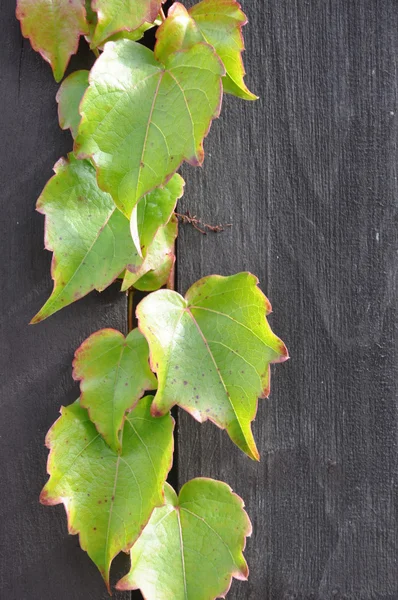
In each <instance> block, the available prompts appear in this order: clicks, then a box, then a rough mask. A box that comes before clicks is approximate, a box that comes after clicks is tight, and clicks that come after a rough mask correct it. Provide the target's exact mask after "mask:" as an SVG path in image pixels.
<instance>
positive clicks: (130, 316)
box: [127, 288, 134, 333]
mask: <svg viewBox="0 0 398 600" xmlns="http://www.w3.org/2000/svg"><path fill="white" fill-rule="evenodd" d="M127 328H128V332H129V333H130V331H132V330H133V329H134V290H133V288H130V289H129V291H128V292H127Z"/></svg>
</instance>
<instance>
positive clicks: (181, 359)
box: [137, 273, 287, 459]
mask: <svg viewBox="0 0 398 600" xmlns="http://www.w3.org/2000/svg"><path fill="white" fill-rule="evenodd" d="M257 283H258V281H257V279H256V277H254V276H253V275H251V274H250V273H239V274H238V275H233V276H231V277H220V276H217V275H213V276H211V277H206V278H204V279H202V280H200V281H198V282H197V283H196V284H195V285H193V286H192V287H191V288H190V289H189V290H188V292H187V294H186V296H185V298H183V297H182V296H180V295H179V294H177V293H176V292H173V291H170V290H160V291H158V292H155V293H153V294H151V295H150V296H148V297H146V298H144V300H142V302H141V303H140V304H139V305H138V308H137V316H138V319H139V327H140V329H141V331H142V332H143V333H144V335H145V337H146V338H147V340H148V343H149V349H150V357H151V365H152V369H153V370H154V371H155V372H156V373H157V376H158V391H157V394H156V396H155V400H154V403H153V406H152V414H154V415H164V414H166V413H167V412H168V411H169V410H170V408H171V407H172V406H174V405H175V404H178V405H179V406H181V407H182V408H184V409H185V410H187V411H188V412H190V413H191V414H192V415H193V416H194V417H195V418H196V419H197V420H198V421H200V422H203V421H205V420H207V419H210V420H211V421H213V422H214V423H215V424H216V425H218V426H219V427H221V428H225V429H227V431H228V434H229V435H230V437H231V439H232V440H233V441H234V442H235V444H237V446H239V448H241V449H242V450H243V451H244V452H246V454H248V456H250V457H251V458H253V459H258V457H259V455H258V451H257V448H256V444H255V442H254V439H253V434H252V431H251V422H252V421H253V419H254V418H255V415H256V411H257V399H258V398H259V397H266V396H267V395H268V394H269V388H270V369H269V365H270V363H273V362H281V361H283V360H286V358H287V350H286V347H285V345H284V344H283V342H282V341H281V340H280V339H279V338H277V337H276V336H275V335H274V334H273V333H272V331H271V329H270V327H269V325H268V322H267V320H266V315H267V314H268V313H269V312H270V310H271V306H270V304H269V302H268V300H267V299H266V297H265V296H264V295H263V294H262V292H261V291H260V290H259V288H258V287H257Z"/></svg>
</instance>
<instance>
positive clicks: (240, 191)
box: [177, 0, 398, 600]
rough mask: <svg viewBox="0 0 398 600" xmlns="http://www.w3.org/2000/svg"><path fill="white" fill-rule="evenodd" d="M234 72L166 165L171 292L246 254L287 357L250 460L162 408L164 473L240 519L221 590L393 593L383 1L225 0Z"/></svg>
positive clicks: (396, 12)
mask: <svg viewBox="0 0 398 600" xmlns="http://www.w3.org/2000/svg"><path fill="white" fill-rule="evenodd" d="M242 5H243V8H244V10H245V11H246V12H247V14H248V16H249V20H250V25H249V27H250V29H249V28H247V29H246V31H247V34H246V41H247V53H246V59H247V70H248V82H249V87H250V88H251V89H253V91H255V92H256V93H257V94H258V95H259V96H260V98H261V99H260V101H259V102H257V103H256V104H244V103H243V102H240V101H238V100H235V99H232V98H229V97H228V98H226V101H225V106H224V110H223V113H222V117H221V119H220V120H219V121H218V122H217V123H216V124H215V125H214V126H213V128H212V130H211V133H210V136H209V138H208V140H207V142H206V144H205V150H206V151H207V157H206V161H205V165H204V169H203V170H193V169H191V168H186V169H184V175H185V177H186V180H187V191H186V196H185V199H184V201H183V203H182V205H181V206H180V212H183V210H186V209H189V210H190V211H191V213H193V214H197V215H198V216H200V217H202V218H203V219H204V220H205V221H206V222H213V223H219V222H221V223H222V222H224V223H233V228H232V229H231V230H227V231H226V232H225V233H223V234H219V235H210V234H209V235H207V236H206V237H205V236H201V235H200V233H198V232H197V231H195V230H194V229H192V227H189V226H185V227H182V231H181V233H180V237H179V242H178V263H177V264H178V267H177V280H178V288H179V291H181V292H185V291H186V289H187V288H188V287H189V285H191V284H192V283H193V282H194V281H195V280H196V279H198V278H199V277H202V276H204V275H209V274H211V273H213V272H216V273H220V274H232V273H235V272H237V271H240V270H250V271H252V272H254V273H255V274H256V275H258V277H259V279H260V282H261V287H262V289H263V290H264V291H265V292H266V294H267V295H268V297H269V298H270V300H271V302H272V304H273V307H274V315H273V316H272V325H273V327H274V329H275V331H276V332H277V333H278V334H279V335H281V336H282V338H283V339H284V341H285V342H286V343H287V345H288V347H289V350H290V354H291V357H292V358H291V360H290V361H289V362H288V363H286V364H284V365H278V366H277V367H275V369H273V382H272V393H271V397H270V400H268V401H263V402H261V403H260V407H259V413H258V418H257V422H256V426H255V433H256V438H257V441H258V447H259V450H260V452H261V454H262V461H261V463H260V464H259V465H257V464H254V463H251V462H250V461H248V459H247V458H246V457H245V456H243V455H242V454H241V453H240V452H239V450H238V449H237V448H235V447H233V445H232V443H231V442H230V441H229V439H228V437H227V435H226V434H225V433H224V432H221V431H219V430H217V429H216V428H215V427H214V426H213V425H211V424H206V425H202V426H200V425H198V424H196V423H195V422H194V421H193V420H192V418H191V417H189V416H188V415H186V414H181V413H180V418H179V435H178V447H179V461H178V465H179V477H180V484H183V483H184V482H185V481H186V480H188V479H189V478H191V477H194V476H198V475H205V476H211V477H215V478H219V479H223V480H225V481H227V482H228V483H229V484H230V485H232V487H233V488H234V490H236V491H237V492H238V493H239V494H240V495H241V496H242V497H243V498H244V499H245V501H246V505H247V510H248V512H249V514H250V515H251V517H252V520H253V525H254V534H253V537H252V539H251V540H250V541H249V543H248V547H247V557H248V561H249V565H250V567H251V577H250V580H249V583H240V582H239V583H238V582H235V583H234V584H233V586H232V589H231V593H230V595H229V598H231V600H235V599H236V600H238V599H239V600H243V599H245V600H246V599H247V600H293V599H297V600H332V599H333V600H334V599H343V598H344V599H350V600H376V599H377V600H387V599H389V600H393V599H394V600H396V599H397V598H398V569H397V559H398V543H397V509H398V501H397V458H398V452H397V450H398V448H397V433H398V428H397V374H398V373H397V370H398V365H397V314H396V309H397V293H396V291H397V290H396V273H397V264H398V263H397V249H398V244H397V178H396V175H397V166H396V165H397V151H396V144H397V69H396V57H397V52H398V38H397V31H398V4H397V3H396V2H395V1H390V0H384V1H380V2H378V1H373V0H351V1H350V2H347V1H346V0H330V1H327V0H319V1H318V0H312V1H308V0H307V1H306V0H246V1H245V0H243V1H242Z"/></svg>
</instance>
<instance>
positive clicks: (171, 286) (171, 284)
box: [166, 244, 176, 291]
mask: <svg viewBox="0 0 398 600" xmlns="http://www.w3.org/2000/svg"><path fill="white" fill-rule="evenodd" d="M175 252H176V247H175V244H174V255H175ZM166 287H167V289H168V290H173V291H175V288H176V261H174V264H173V266H172V268H171V271H170V275H169V278H168V280H167V283H166Z"/></svg>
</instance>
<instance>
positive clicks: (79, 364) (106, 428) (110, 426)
mask: <svg viewBox="0 0 398 600" xmlns="http://www.w3.org/2000/svg"><path fill="white" fill-rule="evenodd" d="M73 377H74V379H77V380H78V381H80V392H81V397H80V405H81V406H82V407H83V408H87V410H88V412H89V415H90V419H91V421H92V422H93V423H94V425H95V426H96V428H97V430H98V431H99V433H101V435H102V436H103V438H104V440H105V441H106V442H107V444H108V445H109V446H110V447H111V448H112V449H113V450H115V452H118V451H120V450H121V444H120V435H119V433H120V430H121V428H122V425H123V423H124V418H125V414H126V411H127V410H129V409H131V408H133V407H134V406H135V405H136V404H137V402H138V400H139V399H140V398H141V397H142V396H143V394H144V392H146V391H148V390H155V389H156V388H157V381H156V377H155V376H154V374H153V373H152V371H151V370H150V368H149V350H148V344H147V341H146V339H145V338H144V336H143V335H142V334H141V333H140V332H139V330H138V329H134V330H133V331H131V332H130V333H129V335H128V336H127V338H125V337H124V335H123V334H122V333H120V331H115V330H114V329H102V330H101V331H97V332H96V333H94V334H93V335H91V336H90V337H89V338H88V339H87V340H86V341H85V342H83V344H82V345H81V346H80V348H78V350H77V351H76V353H75V360H74V361H73Z"/></svg>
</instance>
